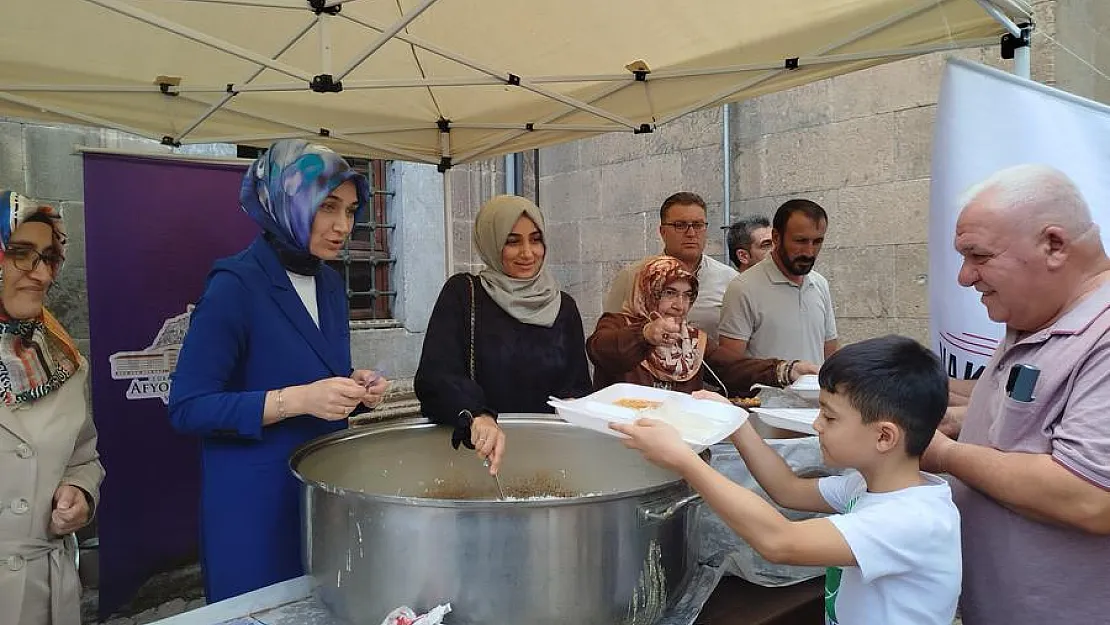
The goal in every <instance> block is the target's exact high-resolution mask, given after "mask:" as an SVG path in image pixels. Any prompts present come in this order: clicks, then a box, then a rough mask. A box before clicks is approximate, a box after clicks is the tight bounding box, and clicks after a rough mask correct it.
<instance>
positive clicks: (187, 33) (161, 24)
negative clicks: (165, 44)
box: [85, 0, 312, 83]
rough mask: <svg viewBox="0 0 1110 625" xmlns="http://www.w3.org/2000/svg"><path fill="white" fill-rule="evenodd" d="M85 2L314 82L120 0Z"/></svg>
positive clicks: (306, 75)
mask: <svg viewBox="0 0 1110 625" xmlns="http://www.w3.org/2000/svg"><path fill="white" fill-rule="evenodd" d="M85 1H86V2H89V3H91V4H95V5H97V6H100V7H103V8H105V9H108V10H110V11H115V12H116V13H120V14H122V15H126V16H127V17H130V18H132V19H134V20H136V21H139V22H143V23H144V24H148V25H150V26H154V27H156V28H161V29H162V30H165V31H168V32H171V33H174V34H175V35H179V36H181V37H184V38H185V39H189V40H192V41H195V42H197V43H199V44H203V45H206V46H208V47H210V48H215V49H217V50H219V51H221V52H226V53H228V54H230V55H232V56H235V57H238V58H240V59H243V60H244V61H251V62H252V63H257V64H258V65H262V66H264V67H268V68H270V69H272V70H274V71H277V72H281V73H282V74H285V75H286V76H290V77H292V78H299V79H301V80H303V81H305V82H306V83H307V82H311V81H312V76H311V75H310V74H309V73H308V72H306V71H304V70H301V69H299V68H296V67H293V66H292V65H287V64H285V63H279V62H277V61H273V60H270V59H268V58H266V57H265V56H263V55H261V54H258V53H257V52H253V51H251V50H247V49H246V48H242V47H240V46H237V45H234V44H232V43H230V42H227V41H224V40H223V39H220V38H219V37H213V36H212V35H209V34H206V33H202V32H200V31H199V30H196V29H193V28H189V27H187V26H183V25H181V24H178V23H177V22H174V21H173V20H169V19H166V18H164V17H161V16H160V15H155V14H154V13H151V12H149V11H143V10H142V9H139V8H136V7H133V6H131V5H129V4H127V3H125V2H120V1H119V0H85Z"/></svg>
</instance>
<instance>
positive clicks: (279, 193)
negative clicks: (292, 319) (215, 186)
mask: <svg viewBox="0 0 1110 625" xmlns="http://www.w3.org/2000/svg"><path fill="white" fill-rule="evenodd" d="M348 180H351V181H353V182H354V183H355V188H356V190H357V192H358V212H359V213H362V211H363V210H364V209H365V208H366V205H367V204H368V203H369V201H370V185H369V183H367V181H366V178H365V177H364V176H363V175H362V174H360V173H358V172H356V171H355V170H353V169H351V166H350V165H348V164H347V161H345V160H343V157H342V156H339V155H338V154H336V153H335V152H333V151H332V150H331V149H329V148H327V147H325V146H322V145H318V144H314V143H309V142H307V141H303V140H301V139H288V140H284V141H278V142H277V143H274V144H273V145H271V146H270V149H269V150H266V152H264V153H263V154H262V155H261V156H259V157H258V158H257V159H256V160H255V161H254V163H251V166H250V168H249V169H247V173H246V174H244V175H243V185H242V187H241V188H240V189H239V204H240V206H241V207H242V208H243V210H244V211H246V213H247V214H248V215H250V217H251V219H253V220H254V221H255V222H256V223H257V224H258V225H259V226H261V227H262V230H263V231H264V232H265V238H266V241H267V242H269V243H270V245H271V246H273V248H274V249H275V250H277V252H278V257H279V258H280V259H281V262H282V265H284V266H285V268H286V269H288V270H289V271H292V272H294V273H299V274H302V275H309V276H311V275H315V274H316V273H317V272H318V271H319V270H320V262H321V261H320V259H319V258H317V257H315V256H313V255H312V254H311V253H309V251H308V242H309V238H310V236H311V232H312V220H313V219H314V218H315V217H316V209H318V208H319V207H320V204H321V203H323V201H324V199H325V198H327V197H328V194H329V193H331V192H332V191H334V190H335V189H336V187H338V186H339V185H341V184H343V183H344V182H347V181H348Z"/></svg>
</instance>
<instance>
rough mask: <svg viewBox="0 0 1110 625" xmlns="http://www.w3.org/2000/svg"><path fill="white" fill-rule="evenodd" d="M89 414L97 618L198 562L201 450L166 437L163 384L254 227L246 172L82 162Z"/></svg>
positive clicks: (131, 160)
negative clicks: (212, 279)
mask: <svg viewBox="0 0 1110 625" xmlns="http://www.w3.org/2000/svg"><path fill="white" fill-rule="evenodd" d="M84 162H85V241H86V243H85V245H86V268H87V274H88V292H89V334H90V344H91V354H89V361H90V362H91V364H92V366H91V374H92V375H91V384H92V406H93V416H94V419H95V421H96V426H97V429H98V430H99V434H100V440H99V447H100V453H101V459H102V461H103V463H104V468H105V470H106V471H107V478H106V479H105V481H104V486H103V489H102V496H101V505H100V510H99V511H98V535H99V537H100V554H99V555H100V616H101V618H105V617H106V616H108V615H109V614H111V613H112V612H114V611H116V610H118V609H119V608H120V607H121V606H123V605H124V604H126V603H127V602H128V601H130V600H131V599H132V598H133V597H134V595H135V592H136V591H137V590H138V589H139V587H140V586H142V584H143V583H144V582H146V581H147V579H149V577H150V576H151V575H153V574H155V573H158V572H160V571H163V570H167V569H169V568H173V567H175V566H179V565H181V564H183V563H187V562H191V561H195V559H196V556H197V552H198V548H197V547H198V504H199V500H200V499H199V498H200V465H199V449H200V447H199V443H198V441H197V440H196V439H195V438H191V437H186V436H181V435H178V434H177V433H175V432H174V431H173V429H172V428H171V427H170V422H169V417H168V415H167V410H166V401H167V399H168V397H169V374H170V372H171V371H172V370H173V368H174V366H175V365H176V362H177V353H178V350H179V349H180V346H181V342H182V340H183V338H184V335H185V331H186V329H187V328H188V323H189V317H188V315H189V312H190V311H191V307H192V305H193V304H195V303H196V300H197V298H199V297H200V295H201V292H202V291H203V289H204V281H205V277H206V276H207V274H208V271H209V269H210V268H211V266H212V262H213V261H214V260H215V259H217V258H219V257H222V256H228V255H230V254H234V253H235V252H237V251H239V250H241V249H242V248H244V247H245V246H246V245H247V244H248V243H249V242H250V240H251V239H252V238H253V237H254V236H255V234H256V233H257V231H258V229H257V226H255V225H254V223H253V222H252V221H251V220H250V219H249V218H248V217H247V216H246V215H245V214H243V212H242V211H241V210H239V202H238V197H239V184H240V181H241V179H242V175H243V172H244V171H245V168H246V166H245V165H237V164H212V163H200V162H188V161H182V160H169V159H158V158H140V157H132V156H119V155H106V154H86V155H85V159H84Z"/></svg>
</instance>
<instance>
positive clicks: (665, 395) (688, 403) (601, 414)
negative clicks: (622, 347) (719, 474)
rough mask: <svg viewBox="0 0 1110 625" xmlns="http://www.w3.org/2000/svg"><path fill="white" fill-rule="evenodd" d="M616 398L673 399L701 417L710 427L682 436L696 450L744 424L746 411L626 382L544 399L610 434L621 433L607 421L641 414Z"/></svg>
mask: <svg viewBox="0 0 1110 625" xmlns="http://www.w3.org/2000/svg"><path fill="white" fill-rule="evenodd" d="M619 399H644V400H648V401H658V402H664V401H666V402H674V403H675V404H677V405H678V406H679V407H680V408H681V409H682V410H683V411H684V412H690V413H694V414H697V415H699V416H701V417H703V418H704V419H705V420H706V422H708V423H711V424H712V426H713V427H712V428H710V429H709V431H707V432H706V433H704V434H702V435H700V436H695V435H684V437H683V440H685V441H686V442H687V443H688V444H689V445H690V446H691V447H693V448H694V450H696V451H698V452H701V451H702V450H704V449H706V448H707V447H709V446H710V445H714V444H716V443H719V442H721V441H723V440H724V439H726V438H728V436H729V435H730V434H732V433H733V432H735V431H736V430H738V429H739V428H740V426H741V425H744V422H745V421H746V420H747V418H748V413H747V411H746V410H744V409H743V408H741V407H739V406H732V405H729V404H724V403H721V402H717V401H713V400H710V399H694V398H693V397H692V396H690V395H687V394H686V393H679V392H676V391H668V390H664V389H660V388H652V387H650V386H640V385H639V384H628V383H625V382H620V383H617V384H613V385H612V386H607V387H605V388H603V389H601V390H600V391H597V392H594V393H592V394H590V395H587V396H586V397H582V398H579V399H572V400H566V401H564V400H559V399H554V398H553V399H552V400H551V401H549V402H547V403H548V405H550V406H551V407H553V408H555V413H556V415H558V417H559V418H560V419H562V420H564V421H566V422H567V423H570V424H572V425H577V426H579V427H583V428H587V429H590V430H595V431H597V432H604V433H605V434H610V435H612V436H621V437H623V435H621V434H619V433H617V432H614V431H613V430H611V429H609V424H610V423H632V422H634V421H636V419H638V418H639V417H640V416H641V414H640V412H639V411H637V410H633V409H631V408H623V407H621V406H617V405H615V404H614V403H613V402H615V401H617V400H619Z"/></svg>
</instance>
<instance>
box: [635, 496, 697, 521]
mask: <svg viewBox="0 0 1110 625" xmlns="http://www.w3.org/2000/svg"><path fill="white" fill-rule="evenodd" d="M701 502H702V499H701V495H699V494H697V493H694V494H693V495H687V496H685V497H683V498H682V499H679V500H678V501H675V502H673V503H671V504H670V505H668V506H666V507H663V508H649V507H647V506H642V507H640V517H641V519H642V520H643V521H645V522H649V523H662V522H663V521H666V520H668V519H670V518H671V517H673V516H674V515H676V514H678V513H679V512H680V511H681V510H682V509H683V508H685V507H687V506H696V505H700V504H701Z"/></svg>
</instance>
